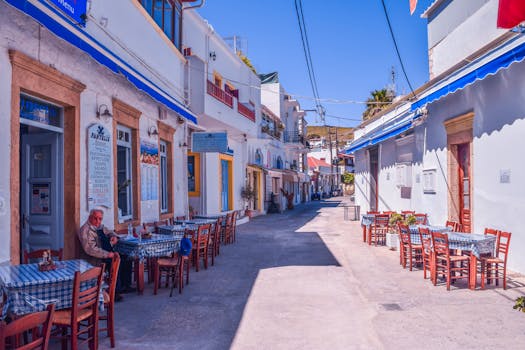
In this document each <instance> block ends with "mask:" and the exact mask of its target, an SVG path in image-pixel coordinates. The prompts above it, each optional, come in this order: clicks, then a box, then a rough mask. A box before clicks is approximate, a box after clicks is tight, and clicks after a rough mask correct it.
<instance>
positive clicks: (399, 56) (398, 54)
mask: <svg viewBox="0 0 525 350" xmlns="http://www.w3.org/2000/svg"><path fill="white" fill-rule="evenodd" d="M381 3H382V4H383V11H384V13H385V17H386V22H387V23H388V30H389V31H390V36H391V37H392V41H393V42H394V47H395V49H396V54H397V58H398V60H399V63H400V64H401V69H402V70H403V74H404V75H405V79H406V81H407V83H408V87H409V88H410V91H412V95H414V97H416V98H417V96H416V93H415V92H414V89H413V88H412V84H410V80H409V79H408V75H407V72H406V70H405V65H404V64H403V60H402V59H401V54H400V53H399V48H398V47H397V41H396V37H395V36H394V30H393V29H392V24H391V23H390V17H389V16H388V11H387V10H386V5H385V0H381Z"/></svg>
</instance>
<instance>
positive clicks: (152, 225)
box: [142, 221, 157, 233]
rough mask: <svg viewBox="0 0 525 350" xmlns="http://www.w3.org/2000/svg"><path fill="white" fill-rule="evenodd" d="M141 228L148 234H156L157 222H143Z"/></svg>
mask: <svg viewBox="0 0 525 350" xmlns="http://www.w3.org/2000/svg"><path fill="white" fill-rule="evenodd" d="M142 228H143V229H144V230H145V231H147V232H149V233H157V222H155V221H154V222H143V223H142Z"/></svg>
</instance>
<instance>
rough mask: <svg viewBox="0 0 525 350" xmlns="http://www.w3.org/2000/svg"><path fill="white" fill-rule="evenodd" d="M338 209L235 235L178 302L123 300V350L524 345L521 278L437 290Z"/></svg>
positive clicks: (330, 205)
mask: <svg viewBox="0 0 525 350" xmlns="http://www.w3.org/2000/svg"><path fill="white" fill-rule="evenodd" d="M339 204H340V201H339V200H337V199H332V200H330V201H323V202H314V203H311V204H307V205H304V206H301V207H299V208H296V209H295V210H293V211H290V212H287V213H285V214H282V215H278V214H273V215H267V216H262V217H257V218H254V219H253V220H252V221H251V222H250V223H248V224H244V225H241V226H239V227H238V240H237V243H236V244H234V245H230V246H223V247H222V250H221V255H220V257H219V258H218V260H217V261H216V265H215V266H214V267H209V268H208V270H207V271H200V272H198V273H195V272H194V270H193V269H192V273H191V275H190V284H189V285H188V286H187V287H186V288H185V289H184V292H183V294H182V295H178V294H176V295H174V296H173V297H172V298H169V296H168V294H169V290H168V289H165V288H163V289H161V290H160V293H159V295H157V296H153V289H152V285H149V286H147V288H146V291H145V295H144V296H137V295H135V294H128V295H126V296H125V300H124V301H123V302H121V303H118V304H117V307H116V312H117V319H116V334H117V349H153V348H154V349H228V348H232V349H416V348H423V347H424V348H426V349H438V348H440V349H474V348H475V349H493V348H496V347H501V348H505V349H524V348H525V328H524V327H523V325H524V322H525V314H523V313H520V312H517V311H514V310H513V309H512V306H513V304H514V302H513V301H514V299H515V298H516V297H517V296H519V295H522V294H524V292H525V287H524V286H523V284H521V283H520V282H519V279H518V278H513V279H512V280H511V281H510V283H509V284H510V289H509V290H507V291H503V289H502V288H497V289H489V290H485V291H470V290H467V289H466V286H465V285H464V284H462V283H457V286H453V287H452V290H451V291H450V292H447V291H446V288H445V287H444V286H438V287H434V286H432V284H431V283H430V282H429V281H428V280H426V281H425V280H423V278H422V274H423V273H422V272H421V271H417V270H416V271H413V272H409V271H408V270H403V269H402V268H401V267H400V266H399V256H398V253H397V252H394V251H390V250H388V249H387V248H384V247H379V248H376V247H369V246H367V245H364V244H363V243H362V242H361V229H360V226H359V223H358V222H352V221H343V208H341V207H340V206H338V205H339ZM511 249H512V245H511ZM458 287H459V288H458ZM101 343H102V348H103V349H106V348H109V339H108V338H105V337H101Z"/></svg>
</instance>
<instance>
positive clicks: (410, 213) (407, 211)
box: [401, 210, 416, 216]
mask: <svg viewBox="0 0 525 350" xmlns="http://www.w3.org/2000/svg"><path fill="white" fill-rule="evenodd" d="M415 213H416V212H415V211H413V210H402V211H401V215H403V216H407V215H414V214H415Z"/></svg>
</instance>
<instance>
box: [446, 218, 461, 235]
mask: <svg viewBox="0 0 525 350" xmlns="http://www.w3.org/2000/svg"><path fill="white" fill-rule="evenodd" d="M445 226H446V227H448V228H449V229H450V230H451V231H453V232H461V231H460V230H459V229H458V227H459V226H460V224H459V222H456V221H451V220H447V222H446V223H445Z"/></svg>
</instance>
